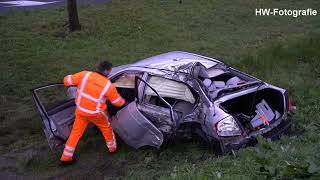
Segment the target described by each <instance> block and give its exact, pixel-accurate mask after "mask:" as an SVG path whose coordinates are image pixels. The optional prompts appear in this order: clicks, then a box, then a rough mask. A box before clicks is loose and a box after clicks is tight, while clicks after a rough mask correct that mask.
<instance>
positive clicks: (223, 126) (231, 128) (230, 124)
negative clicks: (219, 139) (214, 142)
mask: <svg viewBox="0 0 320 180" xmlns="http://www.w3.org/2000/svg"><path fill="white" fill-rule="evenodd" d="M216 129H217V133H218V135H219V136H239V135H241V130H240V128H239V126H238V124H237V122H236V121H235V120H234V118H233V117H232V116H228V117H226V118H224V119H222V120H221V121H219V122H218V123H217V124H216Z"/></svg>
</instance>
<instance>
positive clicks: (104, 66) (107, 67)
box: [98, 61, 112, 72]
mask: <svg viewBox="0 0 320 180" xmlns="http://www.w3.org/2000/svg"><path fill="white" fill-rule="evenodd" d="M111 69H112V63H111V62H109V61H102V62H101V63H100V64H99V66H98V72H103V71H105V70H108V71H110V70H111Z"/></svg>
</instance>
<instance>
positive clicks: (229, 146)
mask: <svg viewBox="0 0 320 180" xmlns="http://www.w3.org/2000/svg"><path fill="white" fill-rule="evenodd" d="M277 122H278V123H274V124H271V125H270V127H266V128H263V129H261V130H259V131H257V132H254V133H251V134H250V135H248V136H246V137H240V138H237V139H232V140H231V139H220V140H219V143H220V148H221V150H220V151H221V152H222V153H227V152H230V151H231V150H238V149H240V148H243V147H246V146H251V145H255V144H256V143H257V140H256V138H257V136H263V137H265V138H267V139H271V140H277V139H279V138H280V137H281V136H282V135H283V134H285V133H286V132H287V131H288V130H289V129H290V127H291V125H292V121H291V117H290V116H286V117H282V118H281V119H278V121H277Z"/></svg>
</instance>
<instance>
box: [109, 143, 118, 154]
mask: <svg viewBox="0 0 320 180" xmlns="http://www.w3.org/2000/svg"><path fill="white" fill-rule="evenodd" d="M107 146H108V151H109V152H110V153H114V152H116V151H117V143H116V142H108V143H107Z"/></svg>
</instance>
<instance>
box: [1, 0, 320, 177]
mask: <svg viewBox="0 0 320 180" xmlns="http://www.w3.org/2000/svg"><path fill="white" fill-rule="evenodd" d="M260 7H266V8H267V7H276V8H287V9H297V8H298V9H304V8H313V9H319V8H320V1H318V0H305V1H298V0H290V1H289V0H287V1H279V0H270V1H263V0H256V1H253V0H233V1H223V0H212V1H205V0H199V1H191V0H185V1H182V3H181V4H180V3H179V2H178V1H169V0H167V1H164V0H161V1H160V0H139V1H129V0H123V1H115V2H111V3H108V4H105V5H99V6H82V7H79V16H80V23H81V25H82V28H83V30H82V31H79V32H75V33H72V34H70V33H69V32H68V30H67V27H66V26H65V24H66V22H67V20H66V17H67V16H66V10H65V9H64V8H61V9H50V10H34V11H32V12H9V13H6V14H0V34H1V38H0V80H1V85H0V99H1V101H0V128H1V130H0V142H1V146H0V176H6V177H8V176H11V177H12V176H17V177H20V176H28V177H38V178H59V179H60V178H61V179H79V177H80V179H86V178H97V179H103V178H104V179H109V178H115V179H117V178H122V177H127V178H133V179H137V178H139V179H140V178H143V179H151V178H160V179H168V178H173V179H191V178H192V179H193V178H197V179H212V178H223V179H235V178H237V179H238V178H242V179H263V178H268V179H269V178H277V179H281V178H313V179H319V178H320V151H319V149H320V135H319V134H320V119H319V116H320V51H319V49H320V15H318V16H315V17H299V18H292V17H280V16H271V17H256V16H254V9H255V8H260ZM318 13H319V12H318ZM173 50H183V51H189V52H195V53H198V54H203V55H206V56H209V57H215V58H217V59H221V60H223V61H225V62H226V63H228V64H230V65H232V66H235V67H236V68H238V69H239V70H241V71H244V72H247V73H249V74H252V75H254V76H256V77H258V78H260V79H263V80H266V81H267V82H269V83H272V84H275V85H277V86H280V87H283V88H286V89H288V90H289V91H290V94H291V96H292V97H293V102H294V105H296V106H297V111H296V113H295V114H294V116H293V122H294V127H293V133H292V134H291V135H290V136H285V137H283V138H281V140H279V141H276V142H270V141H267V140H265V139H259V144H258V145H257V146H256V147H250V148H246V149H242V150H240V151H237V152H234V153H233V154H231V155H226V156H221V157H217V156H215V155H214V154H213V153H212V152H210V151H209V150H208V149H206V148H203V147H200V146H199V144H196V143H189V144H181V143H179V144H177V145H172V146H168V147H163V148H161V149H160V150H156V149H151V148H147V149H141V150H134V149H132V148H130V147H128V146H126V145H123V146H122V148H121V149H120V151H119V152H118V153H117V154H115V155H112V156H111V155H109V154H108V153H106V152H105V151H106V147H105V145H104V142H103V138H102V135H101V134H100V133H99V132H97V131H95V130H94V129H90V130H87V132H86V134H85V136H84V137H83V138H82V139H81V142H80V144H79V146H78V148H77V152H76V154H77V155H78V159H79V161H78V162H77V164H76V165H74V166H72V167H68V168H61V167H59V166H58V160H59V157H60V153H61V152H60V151H59V152H56V153H53V152H51V151H50V149H49V147H48V145H47V143H46V141H45V137H44V134H43V132H42V123H41V120H40V117H39V115H38V114H37V112H36V111H35V109H34V106H33V102H32V99H31V94H30V91H29V89H30V88H31V87H33V86H36V85H39V84H43V83H46V82H52V81H54V82H56V81H61V80H62V77H63V76H64V75H66V74H69V73H73V72H76V71H79V70H82V69H92V68H94V67H95V65H96V63H97V62H99V60H100V59H101V58H109V59H111V60H112V61H113V63H114V65H121V64H125V63H132V62H135V61H136V60H139V59H142V58H145V57H149V56H151V55H155V54H159V53H163V52H168V51H173Z"/></svg>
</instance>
